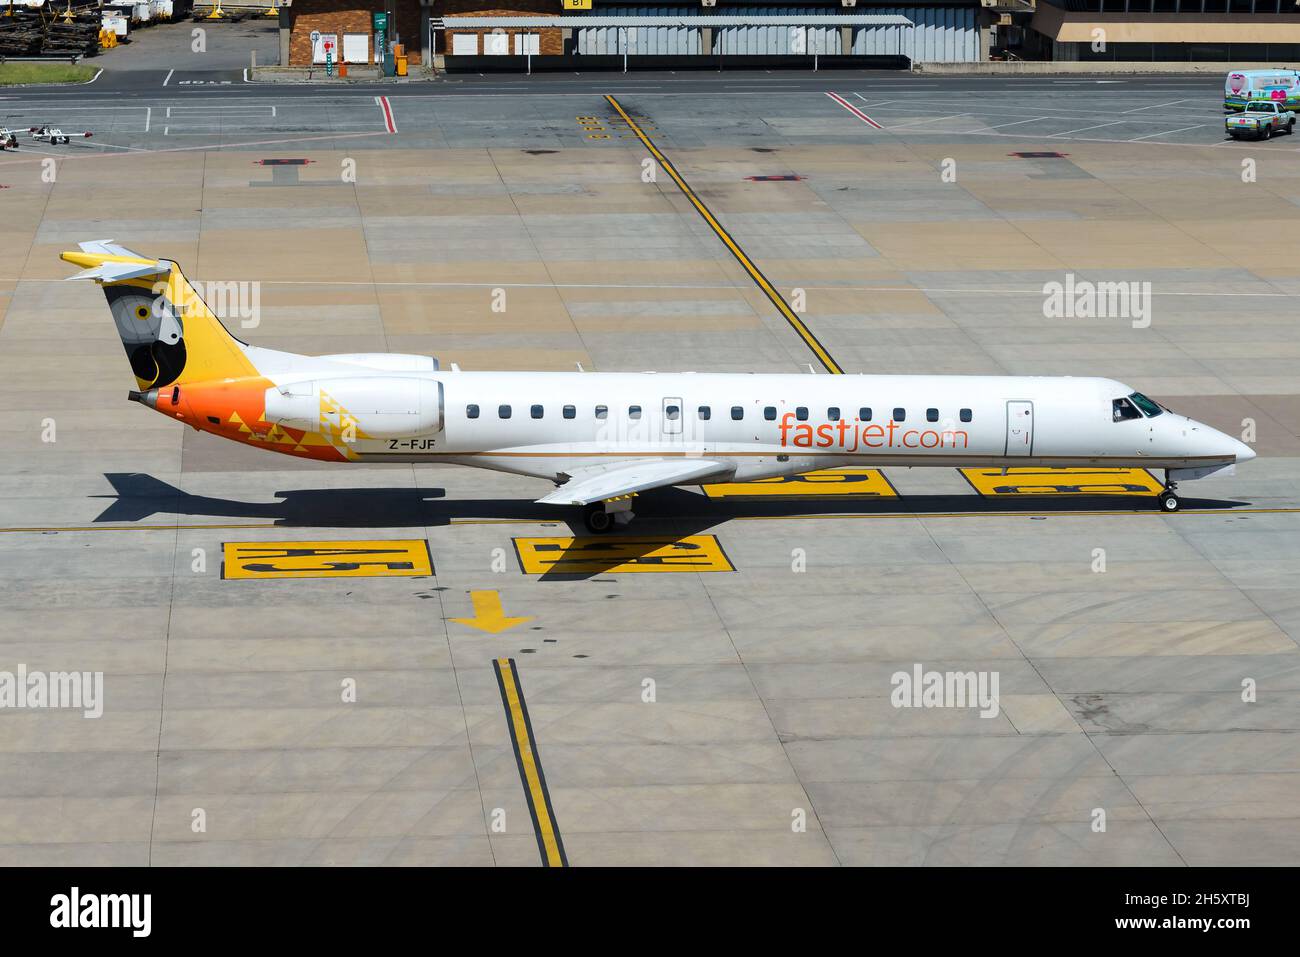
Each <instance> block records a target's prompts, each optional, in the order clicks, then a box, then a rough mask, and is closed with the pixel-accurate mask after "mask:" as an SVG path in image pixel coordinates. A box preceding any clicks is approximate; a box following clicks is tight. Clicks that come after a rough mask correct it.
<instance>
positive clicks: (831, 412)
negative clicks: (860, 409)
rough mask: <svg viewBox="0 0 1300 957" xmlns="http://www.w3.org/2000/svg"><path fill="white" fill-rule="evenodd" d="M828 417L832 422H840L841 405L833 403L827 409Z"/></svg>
mask: <svg viewBox="0 0 1300 957" xmlns="http://www.w3.org/2000/svg"><path fill="white" fill-rule="evenodd" d="M826 418H827V419H828V420H829V421H831V422H838V421H839V420H840V408H839V406H837V405H833V406H831V407H830V408H829V409H827V410H826Z"/></svg>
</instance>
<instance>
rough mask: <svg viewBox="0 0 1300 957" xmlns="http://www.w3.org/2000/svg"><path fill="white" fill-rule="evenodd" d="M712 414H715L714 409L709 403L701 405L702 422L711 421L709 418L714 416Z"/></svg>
mask: <svg viewBox="0 0 1300 957" xmlns="http://www.w3.org/2000/svg"><path fill="white" fill-rule="evenodd" d="M712 416H713V410H712V409H710V408H709V407H708V406H707V405H702V406H700V420H701V421H702V422H707V421H709V419H710V418H712Z"/></svg>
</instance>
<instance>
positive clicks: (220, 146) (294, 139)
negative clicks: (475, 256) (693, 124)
mask: <svg viewBox="0 0 1300 957" xmlns="http://www.w3.org/2000/svg"><path fill="white" fill-rule="evenodd" d="M586 96H587V98H588V99H590V98H591V94H590V93H588V94H586ZM387 135H388V134H387V133H385V132H383V131H382V130H378V131H376V130H370V131H368V132H365V133H325V134H322V135H319V136H288V137H284V138H282V139H278V140H245V141H243V142H239V143H209V144H207V145H204V146H168V147H166V148H165V149H141V150H138V151H137V152H140V153H192V152H194V151H195V150H226V149H239V148H241V147H244V146H280V145H282V144H284V143H313V142H317V141H319V140H351V139H356V138H358V137H361V136H387ZM59 155H60V156H61V157H62V158H63V159H65V160H75V159H113V158H115V157H116V156H117V155H119V154H114V153H84V154H81V155H77V154H68V153H60V154H59ZM27 162H29V161H28V160H24V159H19V158H16V157H15V158H14V159H12V160H8V161H0V166H20V165H23V164H24V163H27Z"/></svg>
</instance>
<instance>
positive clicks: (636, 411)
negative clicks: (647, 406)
mask: <svg viewBox="0 0 1300 957" xmlns="http://www.w3.org/2000/svg"><path fill="white" fill-rule="evenodd" d="M627 417H628V418H629V419H639V418H641V406H639V405H629V406H628V407H627Z"/></svg>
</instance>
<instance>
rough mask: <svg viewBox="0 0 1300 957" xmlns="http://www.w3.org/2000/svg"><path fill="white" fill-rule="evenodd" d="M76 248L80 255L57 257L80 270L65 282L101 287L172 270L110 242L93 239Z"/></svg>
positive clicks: (69, 253)
mask: <svg viewBox="0 0 1300 957" xmlns="http://www.w3.org/2000/svg"><path fill="white" fill-rule="evenodd" d="M77 245H78V246H80V247H81V252H76V253H73V252H67V253H62V254H61V255H60V257H59V258H60V259H62V260H64V261H65V262H70V263H72V264H73V265H74V266H81V267H83V268H82V270H81V272H79V273H77V274H76V275H75V276H69V277H68V278H69V279H93V280H94V281H95V282H98V283H101V284H104V283H108V284H112V283H115V282H126V281H127V280H129V279H143V278H145V277H147V276H165V275H167V273H169V272H170V271H171V268H172V264H171V263H169V262H164V261H163V260H158V259H149V258H147V257H145V256H141V255H140V254H139V253H135V252H132V251H131V250H129V249H127V248H126V247H125V246H119V245H118V244H117V243H115V242H113V240H111V239H95V240H92V241H91V242H86V243H78V244H77Z"/></svg>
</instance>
